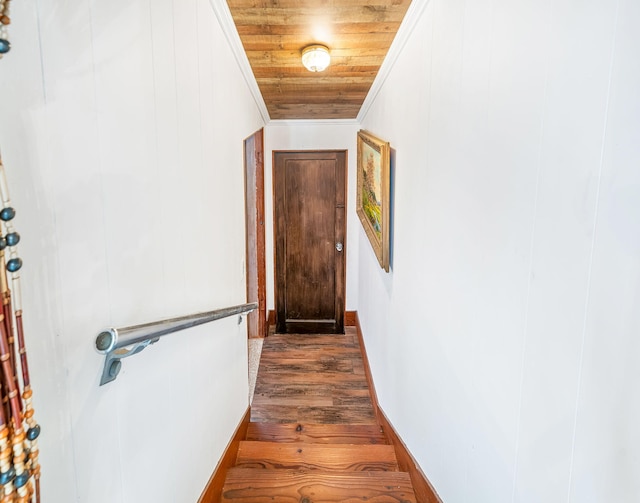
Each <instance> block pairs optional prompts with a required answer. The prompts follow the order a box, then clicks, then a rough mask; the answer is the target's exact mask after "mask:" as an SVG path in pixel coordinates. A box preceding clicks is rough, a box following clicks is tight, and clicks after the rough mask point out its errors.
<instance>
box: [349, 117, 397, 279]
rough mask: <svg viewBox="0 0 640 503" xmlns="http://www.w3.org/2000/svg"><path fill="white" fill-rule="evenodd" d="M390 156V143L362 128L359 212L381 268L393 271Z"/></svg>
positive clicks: (360, 132) (358, 193) (357, 205)
mask: <svg viewBox="0 0 640 503" xmlns="http://www.w3.org/2000/svg"><path fill="white" fill-rule="evenodd" d="M390 155H391V149H390V148H389V142H386V141H383V140H381V139H380V138H376V137H375V136H373V135H372V134H371V133H369V132H368V131H365V130H362V129H361V130H360V131H358V164H357V169H358V176H357V186H358V188H357V195H356V213H357V214H358V217H359V218H360V222H361V223H362V226H363V227H364V231H365V233H366V234H367V237H368V238H369V242H370V243H371V246H372V248H373V251H374V252H375V254H376V257H377V258H378V262H379V263H380V267H382V268H383V269H384V270H385V271H386V272H389V226H390V212H391V208H390V189H389V186H390Z"/></svg>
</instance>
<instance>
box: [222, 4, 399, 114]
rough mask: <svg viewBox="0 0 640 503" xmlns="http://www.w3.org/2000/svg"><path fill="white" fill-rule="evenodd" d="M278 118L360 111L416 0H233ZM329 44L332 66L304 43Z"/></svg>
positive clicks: (268, 102)
mask: <svg viewBox="0 0 640 503" xmlns="http://www.w3.org/2000/svg"><path fill="white" fill-rule="evenodd" d="M227 3H228V5H229V9H230V11H231V15H232V17H233V20H234V22H235V25H236V28H237V29H238V33H239V35H240V39H241V40H242V44H243V46H244V50H245V52H246V54H247V57H248V59H249V63H250V64H251V68H252V70H253V74H254V76H255V78H256V81H257V83H258V87H259V88H260V92H261V93H262V97H263V98H264V101H265V104H266V106H267V110H268V111H269V115H270V116H271V119H354V118H356V116H357V115H358V112H359V110H360V107H361V106H362V103H363V101H364V99H365V97H366V96H367V93H368V92H369V89H370V87H371V84H372V83H373V81H374V79H375V77H376V75H377V73H378V70H379V68H380V65H381V64H382V61H383V60H384V57H385V56H386V54H387V52H388V50H389V46H390V45H391V42H392V41H393V38H394V37H395V34H396V32H397V31H398V28H399V27H400V23H401V22H402V19H403V18H404V15H405V13H406V11H407V9H408V8H409V4H410V3H411V0H367V1H364V0H227ZM311 44H323V45H326V46H327V47H328V48H329V50H330V52H331V65H330V66H329V68H328V69H326V70H325V71H324V72H319V73H313V72H309V71H308V70H307V69H306V68H304V67H303V66H302V62H301V55H302V49H304V48H305V47H306V46H308V45H311Z"/></svg>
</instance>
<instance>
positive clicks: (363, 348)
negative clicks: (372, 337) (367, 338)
mask: <svg viewBox="0 0 640 503" xmlns="http://www.w3.org/2000/svg"><path fill="white" fill-rule="evenodd" d="M354 321H355V323H354V325H355V326H356V333H357V334H358V342H359V343H360V351H362V364H363V365H364V375H365V377H366V378H367V385H368V386H369V394H370V396H371V403H372V404H373V411H374V413H375V415H376V420H377V422H378V424H379V425H382V422H383V418H382V417H381V415H380V403H379V402H378V394H377V393H376V387H375V385H374V384H373V377H372V376H371V367H370V366H369V358H368V357H367V347H366V346H365V344H364V337H363V336H362V327H361V326H360V318H359V317H358V312H357V311H355V312H354Z"/></svg>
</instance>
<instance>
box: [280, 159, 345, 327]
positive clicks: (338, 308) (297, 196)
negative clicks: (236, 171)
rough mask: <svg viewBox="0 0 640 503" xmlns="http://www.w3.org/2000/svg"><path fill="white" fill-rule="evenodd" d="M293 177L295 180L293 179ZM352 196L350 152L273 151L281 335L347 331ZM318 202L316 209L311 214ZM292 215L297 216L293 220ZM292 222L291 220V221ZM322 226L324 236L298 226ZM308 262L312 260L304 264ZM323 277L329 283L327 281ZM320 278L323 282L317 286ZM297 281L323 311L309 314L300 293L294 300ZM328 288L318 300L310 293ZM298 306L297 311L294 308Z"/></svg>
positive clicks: (317, 297)
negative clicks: (348, 229) (349, 194)
mask: <svg viewBox="0 0 640 503" xmlns="http://www.w3.org/2000/svg"><path fill="white" fill-rule="evenodd" d="M304 163H310V164H304ZM302 166H304V168H302ZM325 174H327V176H328V178H326V177H325ZM291 176H293V178H289V177H291ZM310 180H313V181H310ZM287 184H289V186H287ZM314 184H316V185H314ZM321 186H322V187H321ZM327 191H328V192H327ZM346 192H347V152H346V151H344V150H330V151H328V150H313V151H274V152H273V193H274V204H273V211H274V248H275V250H274V251H275V253H274V261H275V267H274V272H275V278H274V289H275V292H274V293H275V314H276V320H275V321H276V332H278V333H312V332H325V333H344V308H345V290H346V208H345V203H346ZM321 194H322V195H321ZM312 201H313V202H312ZM312 204H313V205H315V206H314V207H313V209H312V210H311V211H310V212H309V208H310V205H312ZM285 208H288V209H287V210H285ZM292 208H293V211H292ZM287 211H288V212H290V215H293V216H289V217H287V216H286V214H287ZM319 215H321V216H319ZM287 218H290V220H291V222H287ZM309 221H315V224H309V223H308V222H309ZM302 222H305V223H302ZM318 223H319V226H320V227H322V231H320V230H319V232H320V234H321V235H320V234H317V235H316V234H315V233H314V232H311V233H309V228H308V227H305V229H304V231H303V229H302V227H296V226H303V227H304V226H306V225H311V226H314V225H318ZM313 228H314V229H315V228H317V227H313ZM300 232H302V233H301V234H299V233H300ZM316 238H317V239H316ZM287 240H289V241H287ZM294 249H295V251H293V252H292V251H291V250H294ZM307 249H309V250H316V252H315V255H312V256H307V255H306V253H307V252H306V250H307ZM300 255H302V257H303V258H302V259H301V257H300ZM292 257H293V258H292ZM305 258H309V259H310V260H309V261H308V262H304V260H305ZM318 271H321V272H318ZM316 274H318V276H317V277H316ZM301 277H303V279H300V278H301ZM322 278H324V279H326V280H327V281H324V282H323V281H322ZM317 279H320V281H319V282H318V283H315V282H314V280H317ZM292 283H293V284H297V285H304V286H303V287H302V288H300V291H302V290H304V291H305V292H306V293H303V294H302V297H300V298H313V299H314V300H318V303H317V306H318V308H317V312H312V311H313V309H314V308H315V307H310V308H309V309H308V312H304V311H307V309H306V308H307V306H308V304H306V303H300V304H298V303H297V302H295V301H294V300H292V299H293V298H297V296H296V295H295V294H294V297H291V296H290V293H291V290H290V289H289V288H288V286H287V285H290V284H292ZM329 283H330V284H332V285H333V287H331V286H330V285H329ZM323 288H324V292H323V293H322V294H318V295H317V296H315V295H314V294H312V293H308V292H309V291H313V290H314V289H318V290H319V289H323ZM330 296H332V297H330ZM292 304H295V305H296V307H293V308H292V307H291V306H292ZM312 304H313V303H312ZM319 306H322V307H319ZM292 313H293V314H292Z"/></svg>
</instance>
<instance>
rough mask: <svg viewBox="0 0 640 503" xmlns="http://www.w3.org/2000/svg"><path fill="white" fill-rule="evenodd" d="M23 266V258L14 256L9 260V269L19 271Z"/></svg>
mask: <svg viewBox="0 0 640 503" xmlns="http://www.w3.org/2000/svg"><path fill="white" fill-rule="evenodd" d="M21 267H22V259H20V258H12V259H11V260H9V262H7V271H9V272H16V271H19V270H20V268H21Z"/></svg>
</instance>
